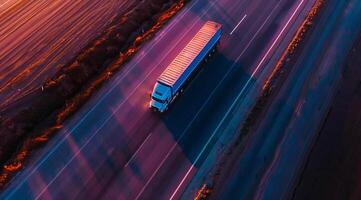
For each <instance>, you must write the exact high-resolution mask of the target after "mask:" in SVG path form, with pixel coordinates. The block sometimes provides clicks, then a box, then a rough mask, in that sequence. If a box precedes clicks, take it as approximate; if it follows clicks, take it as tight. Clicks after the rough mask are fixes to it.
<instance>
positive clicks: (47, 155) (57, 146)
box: [9, 0, 200, 196]
mask: <svg viewBox="0 0 361 200" xmlns="http://www.w3.org/2000/svg"><path fill="white" fill-rule="evenodd" d="M198 1H200V0H196V1H194V4H193V5H192V6H191V7H189V8H188V9H186V10H184V12H183V13H182V14H181V15H180V16H179V17H177V18H175V20H174V22H172V23H170V25H169V27H168V29H167V31H166V33H168V32H170V31H171V30H172V28H173V27H174V26H175V25H177V24H178V22H179V21H180V20H179V19H181V18H183V16H185V15H186V14H187V13H188V12H189V10H190V9H191V8H193V7H194V6H195V4H196V3H197V2H198ZM198 21H199V20H197V21H196V22H198ZM195 24H196V23H194V24H192V26H191V28H190V29H189V30H191V29H192V28H193V27H194V25H195ZM187 33H188V32H186V33H185V34H183V36H182V37H180V38H179V40H177V44H179V42H180V41H181V40H182V39H183V38H184V36H185V35H186V34H187ZM164 35H165V34H164ZM156 44H157V42H155V43H153V44H152V45H151V46H150V47H149V49H148V51H151V50H152V49H153V48H154V47H155V45H156ZM175 46H177V45H175ZM175 46H174V47H173V48H172V49H171V50H174V48H175ZM171 50H169V51H168V52H167V53H166V54H164V56H163V58H162V59H161V60H162V61H163V60H164V58H165V57H166V55H167V54H169V52H170V51H171ZM142 52H143V51H142ZM145 56H146V54H143V56H142V57H140V58H139V59H138V60H137V62H135V63H134V64H133V65H131V66H130V67H129V68H126V69H128V70H127V71H125V72H124V73H121V74H120V78H119V79H116V81H115V83H114V84H112V86H111V88H110V89H109V90H108V91H107V92H106V93H105V94H104V95H102V96H101V97H100V99H99V100H98V101H97V102H96V103H95V105H94V106H93V107H92V108H91V109H90V110H89V111H88V112H87V113H86V114H85V115H84V116H83V117H82V119H80V121H79V122H77V123H76V124H75V126H74V127H73V128H72V129H71V130H70V131H69V132H68V134H66V135H65V136H64V137H63V138H62V139H61V140H60V141H59V142H58V143H57V144H56V145H55V147H54V148H53V149H52V150H51V151H49V152H48V153H47V154H46V155H45V156H44V157H43V158H42V159H41V161H40V162H39V163H38V164H37V165H36V166H35V167H34V168H33V170H32V171H31V172H30V173H29V174H28V175H27V176H26V177H25V178H24V179H23V180H22V182H21V183H19V184H18V185H17V186H16V187H15V188H14V189H13V190H12V191H11V192H10V194H9V196H10V195H14V193H15V191H16V190H18V189H19V188H20V187H21V185H23V184H24V183H25V181H27V180H28V179H29V178H30V176H31V175H32V174H34V173H35V171H36V169H37V168H39V166H40V165H42V164H43V163H44V162H45V160H47V159H48V158H49V157H50V155H51V154H53V153H54V152H55V151H56V150H57V149H58V148H59V147H60V145H61V144H62V143H64V141H65V140H66V139H67V138H68V137H69V135H71V133H72V132H74V130H76V129H77V128H78V127H79V126H80V124H82V123H83V122H84V120H85V119H86V118H87V117H88V116H89V115H90V114H91V113H92V112H93V111H94V110H95V108H96V107H97V106H98V105H99V104H100V103H101V102H103V101H104V99H105V98H106V97H108V96H109V94H110V93H111V92H112V91H113V90H114V89H115V88H116V87H117V85H119V83H120V82H121V81H122V80H123V79H124V78H125V77H126V75H128V73H129V72H130V71H132V70H133V69H134V68H135V67H136V66H138V64H139V62H140V61H142V60H143V59H144V57H145ZM159 63H161V61H160V62H159ZM159 63H158V65H156V66H155V67H154V68H153V69H152V70H151V71H150V72H149V73H148V74H147V75H146V78H144V79H143V80H142V82H141V83H143V82H144V81H145V80H146V79H147V78H148V76H149V75H150V74H151V72H153V71H154V70H155V69H156V68H157V67H158V66H159ZM141 83H140V84H138V85H137V86H136V88H135V89H134V90H133V92H132V94H131V95H129V96H128V97H127V98H126V99H125V100H123V102H122V103H121V104H120V105H123V104H124V103H125V102H126V101H127V99H128V98H129V97H130V96H132V95H133V94H134V92H135V90H136V89H137V88H138V87H139V86H140V85H141ZM119 108H120V106H119V107H117V109H116V110H118V109H119ZM111 116H112V115H110V116H109V117H108V118H107V119H106V120H105V121H109V119H110V118H111ZM104 124H105V122H104V123H103V125H104ZM103 125H102V126H103ZM96 133H97V132H96ZM96 133H94V134H93V135H92V136H90V137H91V138H93V137H94V136H95V135H96ZM91 138H90V139H91ZM88 142H89V141H88ZM88 142H87V143H88ZM85 145H86V144H85ZM85 145H84V146H85ZM84 146H82V147H84Z"/></svg>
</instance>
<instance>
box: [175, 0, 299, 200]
mask: <svg viewBox="0 0 361 200" xmlns="http://www.w3.org/2000/svg"><path fill="white" fill-rule="evenodd" d="M303 2H304V0H301V2H300V3H299V4H298V6H297V8H296V9H295V11H294V12H293V14H292V16H291V17H290V19H289V20H288V21H287V23H286V25H285V26H284V27H283V28H282V30H281V32H280V33H279V35H278V36H277V37H276V39H275V40H274V41H273V43H272V45H271V47H270V48H269V49H268V51H267V52H266V54H265V55H264V57H263V58H262V60H261V61H260V62H259V64H258V65H257V67H256V69H255V70H254V71H253V73H252V75H251V77H250V78H249V79H248V81H247V82H246V84H245V86H244V87H243V88H242V90H241V92H240V93H239V94H238V96H237V97H236V99H235V100H234V101H233V103H232V105H231V107H230V108H229V109H228V110H227V112H226V114H225V115H224V116H223V118H222V120H221V122H220V123H218V125H217V127H216V129H215V130H214V131H213V133H212V135H211V137H210V138H209V139H208V141H207V143H206V144H205V145H204V147H203V148H202V150H201V152H200V153H199V154H198V156H197V158H196V160H195V161H194V163H193V165H196V163H197V162H198V160H199V159H200V157H201V156H202V154H203V153H204V151H205V150H206V148H207V147H208V145H209V143H210V142H211V141H212V139H213V138H214V136H215V135H216V133H217V132H218V129H219V128H220V127H221V125H222V124H223V122H224V120H225V119H226V117H227V116H228V115H229V113H230V112H231V111H232V109H233V107H234V106H235V104H236V102H237V101H238V99H239V98H240V97H241V96H242V94H243V92H244V91H245V89H246V88H247V87H248V84H249V83H250V81H251V80H252V79H253V77H254V76H255V74H256V73H257V72H258V70H259V68H260V66H262V64H263V63H264V61H265V60H266V58H267V57H268V55H269V53H270V52H271V50H272V49H273V47H274V46H275V45H276V43H277V42H278V40H279V39H280V37H281V36H282V35H283V33H284V31H285V30H286V28H287V27H288V25H289V23H290V22H291V21H292V19H293V18H294V16H295V15H296V13H297V12H298V10H299V8H300V7H301V5H302V4H303ZM240 57H241V56H239V58H240ZM237 60H238V59H237ZM217 87H218V86H217ZM217 87H216V88H217ZM200 111H201V110H200ZM192 169H193V166H191V167H190V168H189V169H188V171H187V173H186V174H185V176H184V177H183V179H182V181H181V182H180V184H179V185H178V187H177V189H176V190H175V191H174V192H173V194H172V196H171V197H170V200H172V199H173V198H174V196H175V195H176V194H177V192H178V190H179V189H180V187H181V186H182V185H183V182H184V181H185V180H186V178H187V177H188V175H189V174H190V172H191V171H192Z"/></svg>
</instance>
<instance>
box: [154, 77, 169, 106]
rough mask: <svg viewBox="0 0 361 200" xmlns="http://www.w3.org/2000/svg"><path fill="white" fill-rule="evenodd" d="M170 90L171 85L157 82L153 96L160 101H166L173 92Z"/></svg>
mask: <svg viewBox="0 0 361 200" xmlns="http://www.w3.org/2000/svg"><path fill="white" fill-rule="evenodd" d="M170 90H171V88H170V87H169V86H167V85H164V84H162V83H159V82H157V83H156V84H155V87H154V89H153V93H152V98H153V99H154V100H156V101H159V102H162V101H165V100H166V99H167V97H168V96H169V94H170V92H171V91H170Z"/></svg>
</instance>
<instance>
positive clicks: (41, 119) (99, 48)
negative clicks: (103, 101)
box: [0, 0, 187, 189]
mask: <svg viewBox="0 0 361 200" xmlns="http://www.w3.org/2000/svg"><path fill="white" fill-rule="evenodd" d="M186 2H187V1H186V0H143V1H141V2H140V3H138V5H137V6H136V7H135V8H134V9H133V10H131V11H130V12H128V13H127V14H125V15H121V16H119V17H117V18H116V19H115V20H114V21H113V22H112V23H111V24H110V26H109V27H108V28H107V29H106V30H105V31H104V32H103V33H102V34H101V35H100V36H99V37H98V38H96V39H95V40H94V41H93V42H92V43H91V44H89V45H88V46H87V47H86V48H85V49H83V50H82V52H81V53H80V54H79V55H78V56H77V57H76V58H75V59H74V60H72V61H71V62H69V63H68V64H66V65H65V66H64V67H63V68H62V69H61V70H60V71H58V72H57V74H56V75H55V76H54V77H53V78H51V79H50V80H47V81H46V82H45V83H44V84H43V86H42V87H41V88H39V89H38V90H35V91H34V92H33V93H31V94H30V95H28V96H25V97H24V98H21V99H19V100H17V101H16V102H13V103H12V104H11V105H9V106H7V107H6V108H4V109H1V110H0V138H1V140H0V165H1V167H2V169H1V170H0V189H2V188H3V187H4V186H5V184H6V183H7V182H8V181H9V180H10V179H11V177H13V176H14V174H15V173H16V172H18V171H19V170H21V169H22V168H23V167H24V162H25V161H26V159H27V158H29V156H30V155H31V154H32V151H34V150H36V149H38V148H40V147H42V146H43V145H44V144H45V143H46V142H47V141H48V140H49V139H50V138H51V137H52V135H53V134H54V133H56V132H57V130H59V129H60V128H61V127H62V124H63V123H64V121H65V120H67V119H68V118H69V117H71V116H72V115H73V114H74V113H75V112H76V111H77V110H78V109H79V108H80V107H81V106H82V105H83V104H84V103H85V102H86V101H87V100H88V99H89V98H90V97H91V96H92V94H94V92H95V91H97V90H98V88H99V87H101V86H102V85H103V84H104V82H105V81H107V80H108V79H109V78H111V77H112V75H113V74H114V73H115V72H117V71H119V70H120V69H121V68H122V66H123V65H124V63H125V62H127V61H128V60H129V59H130V58H131V57H132V56H134V54H135V53H136V52H137V51H138V49H139V48H140V47H141V45H142V44H144V42H146V41H147V40H149V39H150V38H152V37H153V36H154V35H155V33H156V32H157V31H158V30H159V29H160V28H161V27H162V26H163V25H164V24H165V23H166V22H167V21H168V20H169V19H170V18H172V17H173V16H175V14H176V13H177V12H178V11H179V10H180V9H181V8H183V6H184V4H185V3H186Z"/></svg>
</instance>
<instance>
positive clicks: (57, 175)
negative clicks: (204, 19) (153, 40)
mask: <svg viewBox="0 0 361 200" xmlns="http://www.w3.org/2000/svg"><path fill="white" fill-rule="evenodd" d="M195 3H196V2H195ZM211 5H213V3H211ZM193 6H194V5H192V7H193ZM210 8H211V7H208V8H207V10H206V11H208V10H209V9H210ZM205 13H206V12H204V13H203V15H202V16H204V15H205ZM200 20H201V18H198V19H197V20H196V21H195V22H194V23H193V24H192V26H191V27H190V29H188V30H189V31H190V30H191V29H192V28H193V27H194V26H195V25H196V23H197V22H198V21H200ZM189 31H188V32H189ZM188 32H186V33H184V34H183V35H182V39H183V38H184V37H185V35H186V34H187V33H188ZM182 39H179V40H177V44H179V42H180V41H181V40H182ZM176 46H177V45H175V46H174V47H173V48H172V49H171V50H169V51H167V53H165V54H164V56H163V58H162V59H161V61H159V62H158V64H157V65H156V66H155V67H154V68H153V69H152V70H151V71H150V72H149V73H148V74H147V75H146V78H144V79H143V80H142V82H140V83H139V84H138V85H137V86H136V88H135V89H134V90H133V92H132V93H131V94H130V95H128V96H127V97H126V99H125V100H123V101H122V103H121V104H119V106H118V107H117V108H116V109H115V111H116V112H117V111H118V110H119V109H120V107H121V106H122V105H123V104H124V103H125V102H126V101H127V100H128V99H129V97H130V96H132V95H133V94H134V93H135V92H136V90H137V89H138V88H139V87H140V85H141V84H142V83H143V82H144V81H145V80H146V79H147V78H148V77H149V76H150V74H151V73H152V72H153V71H154V70H155V69H156V68H157V67H158V66H159V64H160V63H161V62H162V61H163V60H164V59H165V57H166V55H168V54H169V52H170V51H172V50H174V48H175V47H176ZM112 116H113V115H110V116H109V117H108V118H107V119H106V120H105V121H104V122H103V123H102V124H101V126H100V127H99V128H98V129H97V130H96V132H95V133H94V134H93V135H91V136H90V138H89V139H88V140H87V141H86V142H85V143H84V144H83V145H82V146H81V148H79V150H78V151H77V152H76V153H75V155H73V157H72V158H71V159H70V160H69V161H68V162H67V163H66V165H65V166H64V167H63V168H62V169H61V170H60V171H59V172H58V173H57V174H56V176H55V177H54V178H53V179H52V180H51V181H50V182H49V183H48V184H47V185H46V187H45V188H43V190H42V191H41V192H40V194H39V195H38V196H37V197H36V199H39V198H40V197H41V195H42V194H43V193H44V192H45V191H46V189H47V188H48V187H49V186H50V185H51V184H52V183H53V182H54V181H55V179H56V178H57V177H59V175H60V174H61V173H62V172H63V171H64V170H65V168H66V167H67V166H68V165H69V164H70V163H71V162H72V161H73V160H74V159H75V157H77V156H78V155H79V153H80V152H81V151H82V149H83V148H84V147H85V146H86V145H87V144H88V143H89V142H90V140H91V139H92V138H93V137H95V136H96V135H97V133H98V132H99V130H100V129H101V128H102V127H103V126H104V125H105V124H106V122H108V121H109V120H110V119H111V117H112ZM68 135H69V134H68ZM68 135H67V136H68ZM54 151H55V150H54ZM34 172H35V169H34V171H32V173H34ZM29 176H30V175H29ZM29 176H28V177H29ZM24 181H25V180H24ZM24 181H23V182H22V184H23V183H24ZM12 194H13V193H12Z"/></svg>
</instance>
